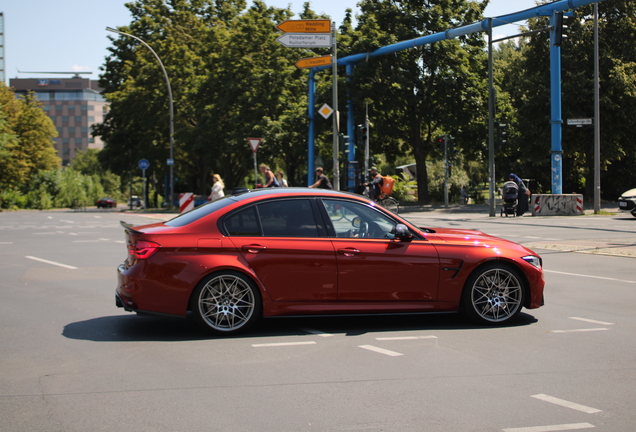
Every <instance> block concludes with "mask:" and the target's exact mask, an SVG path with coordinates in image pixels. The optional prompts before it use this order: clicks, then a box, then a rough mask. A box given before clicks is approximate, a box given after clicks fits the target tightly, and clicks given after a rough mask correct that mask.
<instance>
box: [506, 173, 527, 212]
mask: <svg viewBox="0 0 636 432" xmlns="http://www.w3.org/2000/svg"><path fill="white" fill-rule="evenodd" d="M508 179H510V181H512V182H515V184H516V185H517V187H518V188H519V195H518V197H517V216H523V214H524V213H525V212H527V211H528V197H529V196H530V193H531V192H530V189H528V188H527V187H526V185H525V183H524V182H523V180H521V179H520V178H519V176H517V175H516V174H514V173H511V174H510V175H509V176H508Z"/></svg>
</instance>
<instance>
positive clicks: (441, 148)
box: [435, 136, 444, 153]
mask: <svg viewBox="0 0 636 432" xmlns="http://www.w3.org/2000/svg"><path fill="white" fill-rule="evenodd" d="M435 142H436V143H437V148H438V149H439V151H441V152H442V153H444V137H443V136H439V137H437V138H435Z"/></svg>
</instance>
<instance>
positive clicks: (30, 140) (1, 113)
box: [0, 83, 60, 188]
mask: <svg viewBox="0 0 636 432" xmlns="http://www.w3.org/2000/svg"><path fill="white" fill-rule="evenodd" d="M56 136H57V130H56V129H55V126H54V125H53V122H52V121H51V119H50V118H49V117H48V116H47V115H46V114H45V113H44V111H43V110H42V104H41V102H40V101H39V100H38V99H37V98H36V97H35V94H34V93H29V94H27V95H26V96H24V97H21V98H19V99H16V97H15V93H14V92H13V91H12V90H11V89H9V88H8V87H6V86H5V85H4V83H0V185H2V186H3V187H5V188H17V187H20V186H23V185H25V183H26V182H27V181H28V179H29V178H30V177H31V176H32V175H33V174H35V173H36V172H38V171H40V170H46V169H51V168H54V167H57V166H59V164H60V159H59V158H58V157H57V156H56V152H55V148H54V147H53V138H55V137H56Z"/></svg>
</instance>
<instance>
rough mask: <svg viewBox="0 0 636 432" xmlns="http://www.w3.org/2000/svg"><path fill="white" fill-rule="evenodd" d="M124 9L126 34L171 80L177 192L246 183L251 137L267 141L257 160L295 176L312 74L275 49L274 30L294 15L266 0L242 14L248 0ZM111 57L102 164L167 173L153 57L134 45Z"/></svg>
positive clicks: (117, 46)
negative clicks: (214, 178)
mask: <svg viewBox="0 0 636 432" xmlns="http://www.w3.org/2000/svg"><path fill="white" fill-rule="evenodd" d="M127 6H128V7H129V9H130V10H131V12H132V15H133V22H132V23H131V24H130V26H128V27H122V28H121V30H122V31H124V32H126V33H131V34H134V35H136V36H138V37H140V38H141V39H143V40H144V41H146V42H147V43H148V44H149V45H151V46H152V47H153V49H154V50H155V51H156V52H157V54H158V55H159V57H160V58H161V59H162V61H163V63H164V65H165V67H166V70H167V73H168V75H169V77H170V81H171V85H172V91H173V98H174V107H175V167H176V168H175V169H176V177H177V178H178V179H179V182H178V185H177V189H179V188H181V189H182V190H184V188H187V189H186V190H195V191H197V192H198V193H201V194H203V193H207V192H208V190H206V188H207V185H208V184H209V180H210V178H209V177H210V174H211V173H212V172H215V173H219V174H221V176H222V177H223V178H224V180H225V184H226V185H227V187H229V188H231V187H232V186H237V185H243V181H244V178H245V177H246V175H248V173H250V172H251V166H252V164H251V161H252V155H251V151H250V148H249V146H248V144H247V140H246V138H247V137H250V136H259V137H261V138H264V143H263V146H262V148H261V149H260V150H259V160H261V161H264V162H275V161H276V160H280V161H282V162H283V163H285V164H286V165H287V170H288V171H291V175H292V176H296V174H295V172H294V171H295V169H296V167H297V166H300V165H301V163H300V161H301V160H302V156H301V155H299V152H298V147H299V146H298V141H299V137H300V136H303V137H304V135H305V134H306V122H305V121H299V120H300V119H302V118H303V114H304V110H305V109H306V108H305V107H304V106H306V80H305V78H304V76H305V75H306V71H299V70H298V69H297V68H296V67H294V63H295V61H296V60H297V59H298V58H299V57H300V56H301V55H302V51H301V52H299V50H290V49H288V48H285V47H283V46H282V45H280V44H278V43H277V42H276V35H277V34H278V31H277V30H276V28H275V26H276V24H277V23H278V22H281V21H283V20H285V19H288V18H290V17H291V15H292V14H291V11H290V10H289V9H278V8H272V7H267V6H266V5H265V3H263V2H260V1H256V2H254V4H253V5H252V6H251V7H250V8H249V9H247V10H245V2H243V1H228V0H224V1H214V2H213V1H209V0H178V1H170V2H168V1H164V0H137V1H135V2H133V3H129V4H128V5H127ZM306 11H307V14H309V13H310V11H308V8H307V7H306ZM110 51H111V55H110V56H109V57H108V58H107V59H106V63H105V66H104V74H103V75H102V77H101V81H100V82H101V84H102V86H103V87H104V88H105V96H106V98H107V99H108V100H109V101H110V102H111V110H110V112H109V113H108V115H107V116H106V120H105V122H104V124H103V125H101V126H100V127H99V128H98V129H97V131H96V134H98V135H101V136H102V138H103V139H104V141H105V143H106V146H105V148H104V151H103V152H101V153H100V160H102V161H104V162H106V163H107V164H108V165H107V166H108V167H109V168H110V169H112V170H113V171H114V172H116V173H118V174H120V175H124V174H125V173H126V172H130V171H131V170H133V169H135V168H134V167H135V166H136V165H134V164H135V161H137V160H138V159H139V158H141V157H145V158H147V159H149V160H150V162H151V169H157V171H158V172H159V173H160V174H165V173H166V171H167V170H166V166H165V160H166V159H167V157H168V146H167V144H168V141H169V140H168V123H167V121H166V120H167V113H168V106H167V97H166V89H165V81H164V79H163V75H162V73H161V71H160V70H159V67H158V65H157V64H156V60H155V59H154V57H152V55H151V53H149V52H148V50H147V49H146V48H145V47H142V46H139V44H137V43H136V42H135V41H134V40H131V38H128V37H125V36H122V37H119V38H118V39H113V47H111V48H110ZM303 105H304V106H303ZM277 158H278V159H277ZM155 167H157V168H155Z"/></svg>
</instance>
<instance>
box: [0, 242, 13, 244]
mask: <svg viewBox="0 0 636 432" xmlns="http://www.w3.org/2000/svg"><path fill="white" fill-rule="evenodd" d="M0 244H13V242H0Z"/></svg>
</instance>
